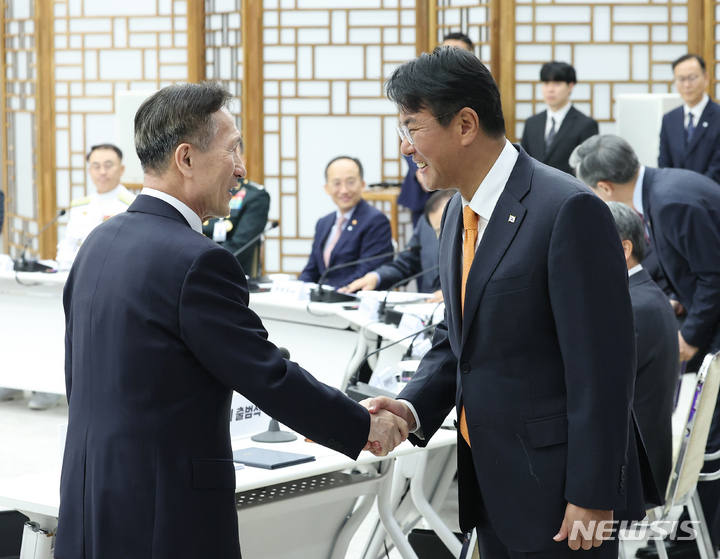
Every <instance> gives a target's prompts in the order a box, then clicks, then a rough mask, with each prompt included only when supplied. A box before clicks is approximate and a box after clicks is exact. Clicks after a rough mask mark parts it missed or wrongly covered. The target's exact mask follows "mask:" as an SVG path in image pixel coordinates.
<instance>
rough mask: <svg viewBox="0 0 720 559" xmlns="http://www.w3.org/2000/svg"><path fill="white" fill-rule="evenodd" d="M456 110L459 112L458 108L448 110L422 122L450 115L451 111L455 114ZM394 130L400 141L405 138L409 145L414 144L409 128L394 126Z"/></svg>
mask: <svg viewBox="0 0 720 559" xmlns="http://www.w3.org/2000/svg"><path fill="white" fill-rule="evenodd" d="M458 112H460V110H459V109H458V110H457V111H449V112H447V113H445V114H442V115H439V116H436V117H435V118H429V119H427V120H426V121H425V122H423V123H422V124H427V123H428V122H432V121H433V120H437V119H439V118H442V117H444V116H447V115H450V114H453V113H455V114H457V113H458ZM395 131H396V132H397V133H398V136H400V142H404V141H405V139H407V141H408V142H409V143H410V145H411V146H414V145H415V142H414V141H413V139H412V136H411V135H410V129H409V128H408V127H407V126H406V125H402V126H396V127H395Z"/></svg>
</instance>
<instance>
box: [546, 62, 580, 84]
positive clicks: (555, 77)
mask: <svg viewBox="0 0 720 559" xmlns="http://www.w3.org/2000/svg"><path fill="white" fill-rule="evenodd" d="M540 81H541V82H566V83H577V76H576V75H575V68H573V67H572V66H570V64H568V63H567V62H556V61H554V60H553V61H552V62H546V63H545V64H543V65H542V68H540Z"/></svg>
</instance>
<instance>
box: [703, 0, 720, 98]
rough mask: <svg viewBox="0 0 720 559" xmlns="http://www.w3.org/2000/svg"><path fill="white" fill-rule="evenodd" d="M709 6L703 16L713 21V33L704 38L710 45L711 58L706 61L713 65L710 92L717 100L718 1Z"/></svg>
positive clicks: (719, 67)
mask: <svg viewBox="0 0 720 559" xmlns="http://www.w3.org/2000/svg"><path fill="white" fill-rule="evenodd" d="M710 6H711V8H712V12H711V13H706V14H705V17H707V18H709V19H710V20H711V21H714V22H715V25H713V27H712V29H714V31H715V33H714V34H713V35H712V36H711V37H708V38H707V39H706V40H707V41H709V42H710V44H711V45H712V57H709V58H711V60H708V61H707V62H708V64H713V65H714V68H713V70H714V71H713V72H712V75H713V81H712V84H711V85H710V94H711V96H712V98H713V99H714V100H715V101H717V100H718V99H720V23H718V22H719V21H720V2H712V3H711V4H710ZM713 62H714V63H713Z"/></svg>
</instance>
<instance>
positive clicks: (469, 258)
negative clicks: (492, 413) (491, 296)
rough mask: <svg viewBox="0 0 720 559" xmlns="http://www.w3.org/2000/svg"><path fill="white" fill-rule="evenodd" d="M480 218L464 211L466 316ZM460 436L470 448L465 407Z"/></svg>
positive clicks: (462, 287) (462, 289) (468, 209)
mask: <svg viewBox="0 0 720 559" xmlns="http://www.w3.org/2000/svg"><path fill="white" fill-rule="evenodd" d="M479 219H480V216H479V215H478V214H476V213H475V212H474V211H473V210H472V208H471V207H470V206H465V208H464V209H463V226H464V228H465V242H464V243H463V270H462V284H461V285H460V311H461V312H462V313H463V314H465V284H466V283H467V278H468V274H469V273H470V267H471V266H472V263H473V259H474V258H475V244H476V243H477V238H478V220H479ZM460 434H461V435H462V437H463V439H465V442H466V443H467V444H468V446H470V433H468V426H467V419H466V418H465V405H464V404H463V407H462V410H460Z"/></svg>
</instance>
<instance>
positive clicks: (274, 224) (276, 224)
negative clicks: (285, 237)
mask: <svg viewBox="0 0 720 559" xmlns="http://www.w3.org/2000/svg"><path fill="white" fill-rule="evenodd" d="M278 225H280V223H279V222H277V221H272V222H270V225H269V227H267V228H266V229H263V230H262V232H261V233H259V234H257V235H255V236H254V237H253V238H252V239H250V240H249V241H248V242H247V243H245V244H244V245H243V246H241V247H240V248H239V249H237V250H236V251H235V252H233V256H237V255H238V254H242V253H243V252H245V251H246V250H247V249H248V248H250V247H251V246H252V245H254V244H255V243H256V242H257V241H258V240H260V237H262V236H263V235H264V234H265V233H267V232H268V231H272V230H273V229H275V228H276V227H277V226H278Z"/></svg>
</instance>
